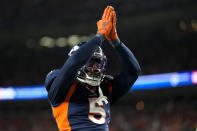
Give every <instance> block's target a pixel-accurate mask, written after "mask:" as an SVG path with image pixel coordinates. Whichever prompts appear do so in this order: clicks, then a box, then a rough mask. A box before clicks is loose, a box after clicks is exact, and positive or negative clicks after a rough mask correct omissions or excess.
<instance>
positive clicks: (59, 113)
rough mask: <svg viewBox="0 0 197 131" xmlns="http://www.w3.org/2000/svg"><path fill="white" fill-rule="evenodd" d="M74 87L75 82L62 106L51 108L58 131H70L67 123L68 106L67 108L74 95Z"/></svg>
mask: <svg viewBox="0 0 197 131" xmlns="http://www.w3.org/2000/svg"><path fill="white" fill-rule="evenodd" d="M76 86H77V82H76V83H74V84H73V85H72V86H71V88H70V90H69V92H68V94H67V96H66V99H65V101H64V102H63V103H62V104H60V105H59V106H57V107H52V110H53V116H54V117H55V120H56V122H57V125H58V128H59V131H71V127H70V124H69V121H68V106H69V101H70V98H71V96H72V94H73V93H74V91H75V88H76Z"/></svg>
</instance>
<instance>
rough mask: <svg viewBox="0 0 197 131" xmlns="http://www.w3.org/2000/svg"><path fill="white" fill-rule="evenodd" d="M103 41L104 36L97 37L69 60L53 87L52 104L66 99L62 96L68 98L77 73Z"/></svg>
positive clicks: (50, 95)
mask: <svg viewBox="0 0 197 131" xmlns="http://www.w3.org/2000/svg"><path fill="white" fill-rule="evenodd" d="M103 40H104V37H103V36H102V35H96V36H95V37H93V38H92V39H91V40H89V41H88V42H87V43H85V44H84V45H83V46H81V47H80V48H79V49H78V50H77V51H75V52H74V53H73V54H72V55H71V56H70V57H69V58H68V59H67V61H66V62H65V64H64V65H63V66H62V68H61V69H60V73H59V74H58V76H56V78H55V79H54V81H53V83H52V85H51V89H50V91H49V98H50V100H51V101H52V103H53V102H54V103H57V102H56V101H61V99H62V100H63V99H64V98H62V96H66V94H67V92H68V91H69V87H70V86H71V85H72V84H73V82H74V80H75V77H76V74H77V71H78V70H79V69H80V68H81V67H82V66H83V65H85V64H86V63H87V62H88V60H89V59H90V58H91V56H92V54H93V53H94V51H95V50H96V49H97V48H98V46H99V45H101V44H102V42H103Z"/></svg>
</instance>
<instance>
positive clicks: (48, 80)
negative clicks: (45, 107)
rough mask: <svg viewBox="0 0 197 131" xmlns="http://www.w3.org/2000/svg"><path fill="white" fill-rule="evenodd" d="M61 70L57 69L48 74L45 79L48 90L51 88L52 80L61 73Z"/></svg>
mask: <svg viewBox="0 0 197 131" xmlns="http://www.w3.org/2000/svg"><path fill="white" fill-rule="evenodd" d="M59 71H60V70H59V69H55V70H52V71H51V72H49V73H48V74H47V76H46V79H45V87H46V89H47V90H49V88H50V85H51V83H52V81H53V80H54V78H55V77H56V76H57V75H58V74H59Z"/></svg>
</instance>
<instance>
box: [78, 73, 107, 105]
mask: <svg viewBox="0 0 197 131" xmlns="http://www.w3.org/2000/svg"><path fill="white" fill-rule="evenodd" d="M85 74H86V73H85ZM85 78H86V79H85V80H84V79H81V78H79V77H77V80H78V81H80V82H82V83H86V84H88V85H90V86H98V90H99V97H98V98H97V99H96V102H97V103H98V102H101V101H103V102H105V104H107V103H108V100H107V99H108V98H107V97H106V96H104V95H103V92H102V90H101V88H100V84H101V81H102V78H96V80H95V79H93V78H92V77H89V76H88V75H87V74H86V77H85Z"/></svg>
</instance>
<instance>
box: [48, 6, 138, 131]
mask: <svg viewBox="0 0 197 131" xmlns="http://www.w3.org/2000/svg"><path fill="white" fill-rule="evenodd" d="M97 27H98V31H97V34H96V35H95V36H94V37H93V38H92V39H90V40H89V41H87V42H82V43H79V44H78V45H76V46H74V47H73V48H72V49H71V51H70V52H69V58H68V59H67V60H66V62H65V63H64V65H63V66H62V67H61V68H60V69H56V70H52V71H51V72H50V73H49V74H48V75H47V77H46V80H45V86H46V89H47V91H48V98H49V101H50V104H51V107H52V111H53V116H54V118H55V120H56V123H57V125H58V128H59V130H60V131H94V130H95V131H108V130H109V129H108V124H109V122H110V105H111V104H112V103H114V102H115V101H117V100H118V99H120V97H122V96H123V95H124V94H125V93H127V92H128V91H129V89H130V88H131V86H132V85H133V83H134V82H135V81H136V79H137V78H138V75H139V73H140V71H141V69H140V66H139V64H138V62H137V60H136V58H135V57H134V55H133V53H132V52H131V51H130V50H129V49H128V48H127V47H126V46H125V45H124V44H123V42H121V41H120V40H119V38H118V35H117V32H116V13H115V10H114V8H113V7H112V6H107V7H106V9H105V11H104V13H103V16H102V19H101V20H99V21H98V22H97ZM105 39H107V40H108V41H109V42H110V43H111V45H112V46H113V48H114V49H115V51H116V52H117V53H118V55H119V58H120V62H121V64H122V67H123V69H122V72H120V73H119V75H116V76H114V77H112V76H109V75H107V74H105V72H106V63H107V58H106V56H105V54H104V52H103V51H102V49H101V47H100V46H101V44H102V43H103V41H104V40H105Z"/></svg>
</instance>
